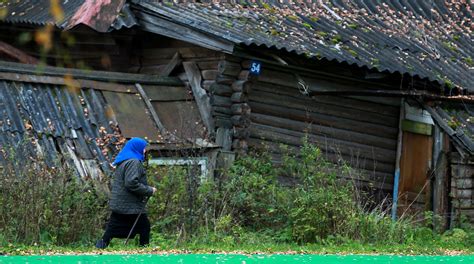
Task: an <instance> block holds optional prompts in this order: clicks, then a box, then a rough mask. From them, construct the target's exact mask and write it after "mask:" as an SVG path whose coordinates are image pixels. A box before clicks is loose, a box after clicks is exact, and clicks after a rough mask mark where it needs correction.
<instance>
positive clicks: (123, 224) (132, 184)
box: [96, 138, 156, 248]
mask: <svg viewBox="0 0 474 264" xmlns="http://www.w3.org/2000/svg"><path fill="white" fill-rule="evenodd" d="M147 144H148V143H147V142H146V141H145V140H144V139H141V138H132V139H130V140H129V141H128V142H127V143H126V144H125V146H124V148H123V149H122V151H120V153H119V154H118V155H117V157H116V158H115V161H114V162H113V165H114V166H116V167H117V168H116V170H115V175H114V179H113V183H112V195H111V198H110V209H111V210H112V214H111V216H110V220H109V222H108V223H107V228H106V230H105V233H104V235H103V236H102V239H100V240H99V241H97V244H96V247H97V248H106V247H107V246H108V245H109V243H110V241H111V240H112V238H114V237H115V238H127V237H128V235H129V234H131V236H130V237H132V238H133V237H135V235H137V234H139V235H140V246H145V245H147V244H149V242H150V222H149V221H148V217H147V215H146V211H145V207H146V203H147V201H148V197H150V196H152V195H153V194H154V193H155V192H156V188H154V187H151V186H149V185H148V183H147V179H146V175H145V169H144V167H143V164H142V163H143V161H144V160H145V147H146V145H147ZM137 217H139V219H138V220H137ZM136 220H137V222H136V224H135V221H136ZM134 224H135V226H134ZM132 228H133V230H132Z"/></svg>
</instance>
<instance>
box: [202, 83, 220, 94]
mask: <svg viewBox="0 0 474 264" xmlns="http://www.w3.org/2000/svg"><path fill="white" fill-rule="evenodd" d="M215 83H216V81H215V80H203V81H202V83H201V87H202V89H204V90H206V91H207V92H212V91H211V86H212V85H213V84H215Z"/></svg>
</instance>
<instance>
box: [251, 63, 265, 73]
mask: <svg viewBox="0 0 474 264" xmlns="http://www.w3.org/2000/svg"><path fill="white" fill-rule="evenodd" d="M260 72H262V63H261V62H259V61H251V62H250V74H252V75H257V76H258V75H260Z"/></svg>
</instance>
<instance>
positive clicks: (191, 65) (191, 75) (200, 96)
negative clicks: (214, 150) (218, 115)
mask: <svg viewBox="0 0 474 264" xmlns="http://www.w3.org/2000/svg"><path fill="white" fill-rule="evenodd" d="M183 66H184V70H185V72H186V75H187V77H188V80H189V84H190V85H191V89H192V90H193V95H194V98H195V100H196V102H197V105H198V109H199V113H200V114H201V118H202V121H203V122H204V125H205V126H206V128H207V131H208V132H209V134H210V135H213V134H214V120H213V119H212V116H211V103H210V99H209V96H208V95H207V94H206V90H204V89H203V88H202V87H201V81H202V77H201V72H200V71H199V68H198V66H197V65H196V63H195V62H191V61H188V62H184V63H183Z"/></svg>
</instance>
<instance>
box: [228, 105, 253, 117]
mask: <svg viewBox="0 0 474 264" xmlns="http://www.w3.org/2000/svg"><path fill="white" fill-rule="evenodd" d="M230 110H231V112H232V114H234V115H249V114H250V112H251V110H250V106H249V105H248V104H247V103H243V104H233V105H232V106H231V107H230Z"/></svg>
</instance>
